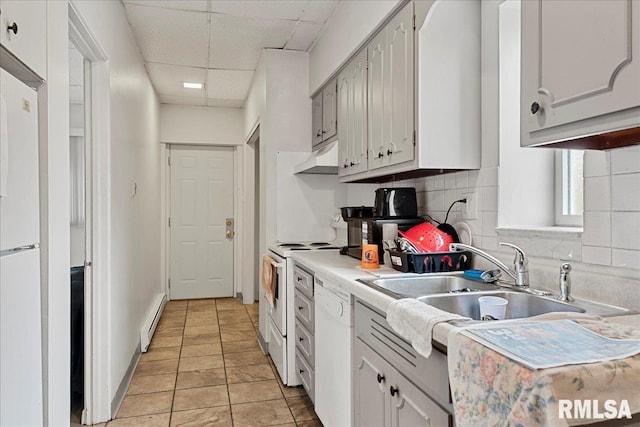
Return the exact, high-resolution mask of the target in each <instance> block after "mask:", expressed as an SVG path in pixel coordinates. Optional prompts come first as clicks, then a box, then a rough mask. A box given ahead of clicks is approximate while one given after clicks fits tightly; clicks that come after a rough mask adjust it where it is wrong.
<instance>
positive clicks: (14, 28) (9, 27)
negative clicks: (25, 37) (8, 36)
mask: <svg viewBox="0 0 640 427" xmlns="http://www.w3.org/2000/svg"><path fill="white" fill-rule="evenodd" d="M9 31H13V34H14V35H16V34H18V24H16V23H15V22H14V23H13V25H7V32H9Z"/></svg>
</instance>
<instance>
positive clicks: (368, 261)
mask: <svg viewBox="0 0 640 427" xmlns="http://www.w3.org/2000/svg"><path fill="white" fill-rule="evenodd" d="M379 267H380V263H379V262H378V245H364V246H363V247H362V268H367V269H374V268H379Z"/></svg>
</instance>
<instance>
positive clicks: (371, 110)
mask: <svg viewBox="0 0 640 427" xmlns="http://www.w3.org/2000/svg"><path fill="white" fill-rule="evenodd" d="M367 54H368V57H369V60H368V63H367V130H368V135H369V147H368V149H369V168H370V169H376V168H379V167H381V166H384V165H385V159H386V152H385V151H386V149H385V145H386V143H388V141H389V140H390V135H389V115H388V114H389V109H388V108H385V96H384V95H385V88H386V86H387V85H386V84H385V79H388V77H387V74H388V71H387V70H388V65H389V60H388V58H387V54H388V45H387V33H386V31H384V30H382V31H381V32H380V33H379V34H378V35H377V36H376V37H375V38H374V39H373V40H372V41H371V43H369V46H368V47H367Z"/></svg>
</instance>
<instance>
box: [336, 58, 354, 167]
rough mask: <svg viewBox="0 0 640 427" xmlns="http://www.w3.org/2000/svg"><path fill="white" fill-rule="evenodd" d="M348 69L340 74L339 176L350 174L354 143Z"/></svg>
mask: <svg viewBox="0 0 640 427" xmlns="http://www.w3.org/2000/svg"><path fill="white" fill-rule="evenodd" d="M346 71H348V70H345V71H343V72H342V73H341V74H340V75H339V76H338V121H339V122H340V127H339V128H338V176H344V175H349V170H350V166H349V161H350V159H349V152H350V150H351V146H352V145H353V123H352V122H351V120H350V117H349V111H350V110H351V102H350V98H349V95H350V94H351V80H350V79H349V73H347V72H346Z"/></svg>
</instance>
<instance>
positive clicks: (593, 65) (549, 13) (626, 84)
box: [521, 0, 640, 148]
mask: <svg viewBox="0 0 640 427" xmlns="http://www.w3.org/2000/svg"><path fill="white" fill-rule="evenodd" d="M639 27H640V3H638V2H637V1H632V0H609V1H588V2H580V1H541V0H535V1H523V2H522V72H521V74H522V87H521V91H522V98H521V130H522V142H521V143H522V146H530V145H538V144H546V143H553V142H559V141H567V140H574V139H576V138H583V137H585V136H588V135H593V134H600V133H605V132H611V131H617V130H620V129H625V128H629V127H633V126H640V108H638V107H640V28H639ZM602 148H608V147H602Z"/></svg>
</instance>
